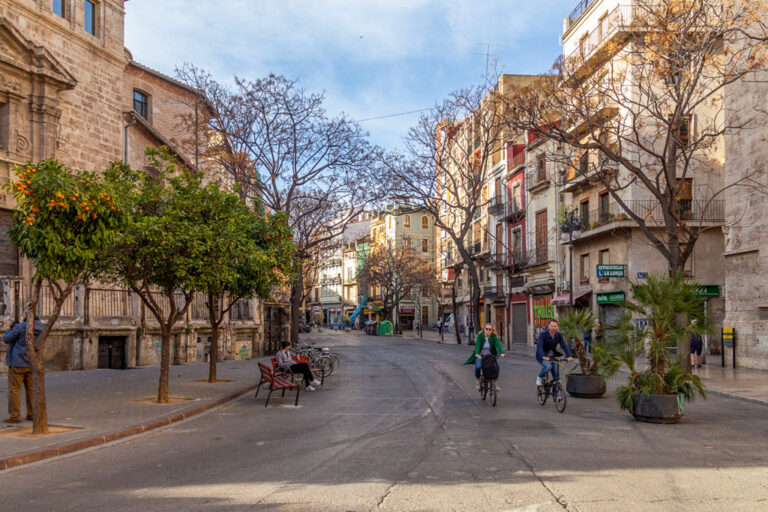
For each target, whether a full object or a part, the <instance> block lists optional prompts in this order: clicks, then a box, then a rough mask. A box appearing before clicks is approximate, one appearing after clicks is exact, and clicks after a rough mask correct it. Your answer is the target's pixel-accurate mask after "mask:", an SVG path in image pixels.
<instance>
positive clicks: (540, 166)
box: [536, 154, 547, 182]
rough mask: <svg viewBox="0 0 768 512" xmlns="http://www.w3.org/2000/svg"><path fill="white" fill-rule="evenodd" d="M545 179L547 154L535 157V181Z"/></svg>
mask: <svg viewBox="0 0 768 512" xmlns="http://www.w3.org/2000/svg"><path fill="white" fill-rule="evenodd" d="M546 179H547V155H544V154H542V155H539V156H538V158H537V159H536V181H537V182H539V181H544V180H546Z"/></svg>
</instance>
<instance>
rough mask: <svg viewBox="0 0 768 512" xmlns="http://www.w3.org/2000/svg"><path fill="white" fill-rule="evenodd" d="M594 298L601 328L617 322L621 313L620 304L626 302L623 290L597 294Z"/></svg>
mask: <svg viewBox="0 0 768 512" xmlns="http://www.w3.org/2000/svg"><path fill="white" fill-rule="evenodd" d="M596 298H597V308H598V314H597V317H598V319H599V320H600V323H601V324H602V325H603V327H605V326H606V325H610V324H611V323H613V322H615V321H616V320H618V318H619V316H620V315H621V311H622V309H621V304H623V303H624V302H625V301H626V292H625V291H624V290H615V291H612V292H598V293H597V294H596Z"/></svg>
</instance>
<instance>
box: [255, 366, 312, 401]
mask: <svg viewBox="0 0 768 512" xmlns="http://www.w3.org/2000/svg"><path fill="white" fill-rule="evenodd" d="M259 370H260V371H261V380H259V385H258V386H257V387H256V394H255V395H254V398H258V396H259V390H260V389H261V385H262V384H264V383H265V382H268V383H269V394H268V395H267V402H266V403H265V404H264V407H266V406H268V405H269V398H270V397H271V396H272V392H273V391H275V390H282V391H283V396H285V390H286V389H293V388H296V403H295V404H294V405H299V391H300V389H301V388H300V386H299V385H298V384H296V383H295V382H291V381H289V380H287V379H284V378H283V377H279V376H276V375H275V373H274V371H273V370H272V368H270V367H269V366H267V365H265V364H264V363H259Z"/></svg>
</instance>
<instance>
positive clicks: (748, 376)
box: [403, 331, 768, 405]
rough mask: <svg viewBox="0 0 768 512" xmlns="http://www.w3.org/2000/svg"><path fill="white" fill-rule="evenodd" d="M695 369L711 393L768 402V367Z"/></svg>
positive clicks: (529, 352)
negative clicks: (762, 368) (767, 369)
mask: <svg viewBox="0 0 768 512" xmlns="http://www.w3.org/2000/svg"><path fill="white" fill-rule="evenodd" d="M403 337H405V338H418V333H416V332H415V331H407V332H405V333H404V336H403ZM422 339H424V340H425V341H431V342H440V334H439V333H436V332H432V331H424V333H423V336H422ZM461 341H462V343H466V342H467V336H466V335H463V336H462V340H461ZM442 343H443V344H446V345H456V335H455V334H453V333H451V334H450V335H449V334H447V333H446V334H445V335H444V340H443V341H442ZM505 350H506V348H505ZM507 352H508V353H511V354H514V355H516V356H521V357H530V358H534V357H535V356H536V349H535V348H534V347H531V346H528V345H512V346H511V348H510V350H507ZM695 372H696V374H697V375H699V376H700V377H701V378H702V380H703V381H704V386H705V388H706V390H707V394H709V395H719V396H725V397H728V398H736V399H738V400H745V401H747V402H753V403H757V404H761V405H768V371H765V370H751V369H748V368H736V369H733V368H722V367H721V366H720V361H719V359H717V358H716V357H715V358H714V360H713V363H709V364H705V365H704V366H703V367H702V368H698V369H696V370H695Z"/></svg>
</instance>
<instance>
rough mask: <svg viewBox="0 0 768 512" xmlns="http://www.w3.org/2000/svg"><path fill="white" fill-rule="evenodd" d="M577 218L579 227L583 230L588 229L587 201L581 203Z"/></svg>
mask: <svg viewBox="0 0 768 512" xmlns="http://www.w3.org/2000/svg"><path fill="white" fill-rule="evenodd" d="M579 217H580V218H581V225H582V227H584V229H587V228H589V199H587V200H586V201H582V202H581V204H580V205H579Z"/></svg>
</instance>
